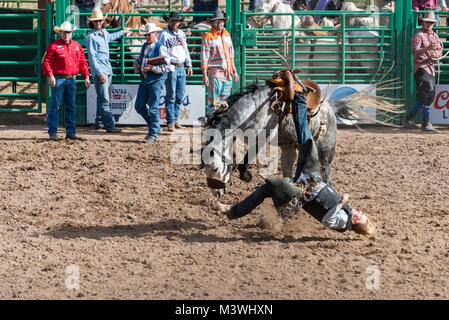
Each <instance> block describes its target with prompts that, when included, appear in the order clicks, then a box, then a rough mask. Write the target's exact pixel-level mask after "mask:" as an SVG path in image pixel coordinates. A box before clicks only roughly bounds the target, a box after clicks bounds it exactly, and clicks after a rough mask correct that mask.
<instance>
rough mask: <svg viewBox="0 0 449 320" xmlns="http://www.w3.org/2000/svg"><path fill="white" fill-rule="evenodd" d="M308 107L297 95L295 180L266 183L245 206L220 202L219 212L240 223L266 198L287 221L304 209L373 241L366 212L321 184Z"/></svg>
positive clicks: (333, 226)
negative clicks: (238, 220)
mask: <svg viewBox="0 0 449 320" xmlns="http://www.w3.org/2000/svg"><path fill="white" fill-rule="evenodd" d="M306 104H307V100H306V97H305V96H304V95H301V94H298V93H295V95H294V99H293V103H292V113H293V120H294V123H295V128H296V133H297V137H298V144H299V146H300V149H299V155H298V162H297V165H296V174H295V177H294V178H293V179H289V178H283V179H276V178H271V179H266V180H265V182H266V183H265V184H263V185H261V186H259V187H257V188H256V190H254V192H253V193H251V194H250V195H249V196H248V197H247V198H246V199H244V200H243V201H242V202H239V203H236V204H234V205H231V206H229V205H224V204H221V203H220V202H218V207H219V210H220V212H221V213H224V214H226V216H227V217H228V218H229V219H237V218H241V217H243V216H245V215H247V214H248V213H250V212H251V211H252V210H253V209H254V208H256V207H257V206H258V205H259V204H261V203H262V202H263V201H264V200H265V198H267V197H271V198H272V200H273V203H274V206H275V207H276V210H277V211H278V213H279V215H280V216H281V217H282V218H284V219H289V218H290V217H291V216H293V215H294V214H295V213H297V212H299V210H300V209H301V208H303V209H304V210H305V211H306V212H308V213H309V214H310V215H311V216H313V217H314V218H315V219H317V220H318V221H320V222H321V223H322V224H323V225H325V226H326V227H328V228H331V229H333V230H336V231H340V232H344V231H346V230H352V231H354V232H356V233H358V234H362V235H364V236H366V237H372V236H373V235H374V227H373V226H371V224H370V222H369V219H368V217H367V216H366V215H365V214H364V213H363V212H361V211H359V210H356V209H354V208H351V207H350V206H349V205H348V204H347V201H348V198H349V196H348V195H347V194H345V195H343V196H341V195H340V194H339V193H338V192H337V191H335V189H333V188H332V187H331V186H330V184H326V183H324V182H322V181H321V174H320V170H319V162H318V151H317V148H316V145H315V141H314V140H313V138H312V134H311V132H310V128H309V124H308V119H307V105H306Z"/></svg>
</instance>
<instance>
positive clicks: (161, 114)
mask: <svg viewBox="0 0 449 320" xmlns="http://www.w3.org/2000/svg"><path fill="white" fill-rule="evenodd" d="M159 118H160V119H165V108H159Z"/></svg>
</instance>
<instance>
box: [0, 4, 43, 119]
mask: <svg viewBox="0 0 449 320" xmlns="http://www.w3.org/2000/svg"><path fill="white" fill-rule="evenodd" d="M5 11H6V9H2V10H0V12H5ZM0 25H1V28H0V81H1V82H2V84H3V85H2V91H1V92H0V97H1V98H2V99H1V103H0V111H1V112H41V111H42V72H41V68H40V62H41V57H42V51H43V50H42V47H41V44H42V42H41V15H40V13H29V11H28V13H23V12H21V13H0ZM7 91H11V92H7ZM19 99H20V101H22V100H26V101H28V100H31V104H30V103H29V102H23V103H20V104H19V103H17V100H19ZM35 103H37V108H35V107H34V106H33V105H34V104H35Z"/></svg>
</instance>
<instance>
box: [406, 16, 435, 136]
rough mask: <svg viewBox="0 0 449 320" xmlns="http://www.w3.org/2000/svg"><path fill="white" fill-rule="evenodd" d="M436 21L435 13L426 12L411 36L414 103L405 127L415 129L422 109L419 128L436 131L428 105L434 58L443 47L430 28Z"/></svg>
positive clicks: (432, 88)
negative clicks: (418, 114) (416, 116)
mask: <svg viewBox="0 0 449 320" xmlns="http://www.w3.org/2000/svg"><path fill="white" fill-rule="evenodd" d="M435 23H436V19H435V13H434V12H433V11H429V12H426V14H425V15H424V18H423V23H422V29H421V30H419V31H418V32H416V33H415V34H414V35H413V36H412V40H411V49H412V54H413V74H414V78H415V84H416V103H415V105H414V107H413V109H412V110H411V111H410V114H409V115H408V117H407V118H406V122H405V126H406V127H407V128H412V129H417V128H418V126H417V125H416V124H415V120H414V119H415V115H416V114H417V113H418V111H419V110H422V126H421V129H422V130H423V131H427V132H433V133H436V132H437V130H436V129H435V128H434V127H433V126H432V124H431V123H430V121H429V115H430V105H431V104H432V103H433V101H434V99H435V67H434V59H436V58H439V57H441V55H442V53H443V49H442V46H441V43H440V40H439V38H438V35H437V34H436V33H435V32H434V31H433V30H432V28H433V26H434V25H435Z"/></svg>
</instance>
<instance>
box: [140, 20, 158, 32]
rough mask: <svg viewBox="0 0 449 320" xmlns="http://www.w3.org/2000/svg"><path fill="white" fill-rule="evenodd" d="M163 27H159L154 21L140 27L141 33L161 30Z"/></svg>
mask: <svg viewBox="0 0 449 320" xmlns="http://www.w3.org/2000/svg"><path fill="white" fill-rule="evenodd" d="M161 31H163V30H162V28H159V27H157V26H156V25H155V24H154V23H153V22H148V23H147V24H145V25H142V26H141V27H140V28H139V33H140V34H149V33H151V32H161Z"/></svg>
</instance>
